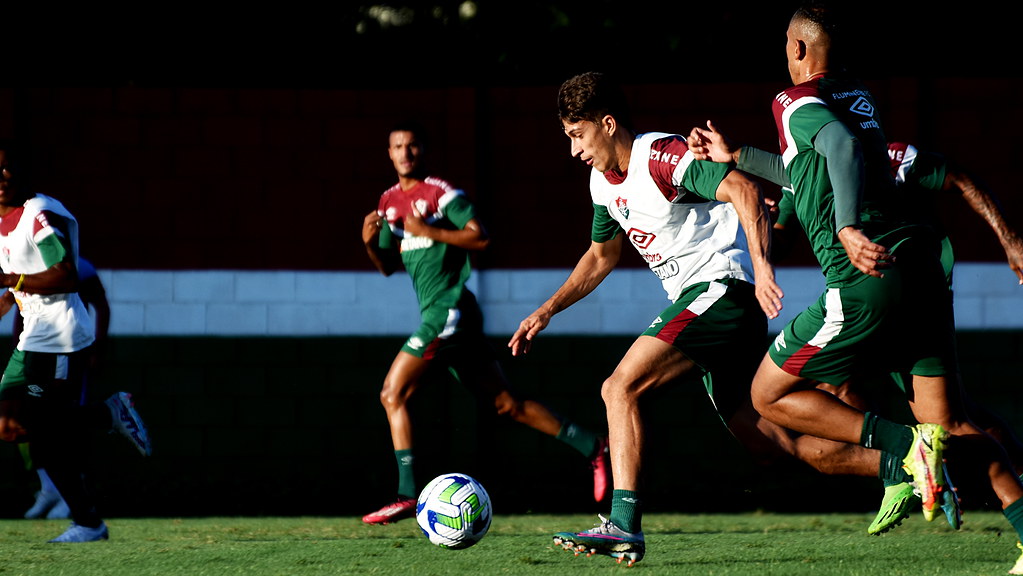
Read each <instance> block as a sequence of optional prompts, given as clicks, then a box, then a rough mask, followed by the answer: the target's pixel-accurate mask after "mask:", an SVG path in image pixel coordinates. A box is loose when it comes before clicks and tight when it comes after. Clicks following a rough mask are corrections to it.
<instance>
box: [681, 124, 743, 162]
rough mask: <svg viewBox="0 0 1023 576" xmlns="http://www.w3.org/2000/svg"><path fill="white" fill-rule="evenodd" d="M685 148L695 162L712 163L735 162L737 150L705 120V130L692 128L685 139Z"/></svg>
mask: <svg viewBox="0 0 1023 576" xmlns="http://www.w3.org/2000/svg"><path fill="white" fill-rule="evenodd" d="M686 146H688V147H689V150H690V151H691V152H692V153H693V157H694V158H696V159H697V160H710V161H712V162H725V163H728V162H735V161H737V160H738V159H737V158H735V157H734V156H735V153H736V152H737V151H738V148H737V147H736V146H735V145H733V144H732V142H731V140H729V139H728V138H726V137H725V135H724V134H722V133H720V132H718V131H717V128H715V127H714V123H713V122H711V121H710V120H707V128H700V127H698V126H697V127H694V128H693V129H692V130H691V131H690V132H689V137H687V138H686Z"/></svg>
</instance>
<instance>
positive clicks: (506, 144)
mask: <svg viewBox="0 0 1023 576" xmlns="http://www.w3.org/2000/svg"><path fill="white" fill-rule="evenodd" d="M783 87H784V86H783V85H782V84H780V83H777V84H775V83H753V84H750V83H739V82H736V83H729V84H712V85H700V84H692V85H689V84H663V85H636V86H629V87H628V89H629V92H630V96H631V98H632V100H633V105H634V113H635V116H636V121H637V123H638V125H639V128H640V129H642V130H663V131H678V132H686V131H688V129H689V128H690V127H691V126H693V125H694V124H702V123H703V122H704V121H705V120H706V119H708V118H711V119H713V120H715V122H716V123H717V124H718V125H719V126H720V127H721V128H722V129H723V130H727V131H728V133H730V134H731V135H732V136H733V137H735V138H737V139H741V140H745V141H748V142H751V143H753V144H756V145H759V146H762V147H765V148H767V149H772V150H773V149H774V147H775V141H776V138H775V132H774V127H773V123H772V120H771V116H770V112H769V106H770V102H771V98H772V97H773V96H774V94H775V93H776V92H777V91H778V90H779V89H781V88H783ZM871 87H872V89H873V90H874V91H875V95H876V96H877V98H878V100H879V106H880V107H881V109H882V110H883V111H884V121H885V123H886V124H885V125H886V129H887V132H888V134H889V137H890V138H898V139H903V140H909V141H913V142H916V143H918V144H919V145H920V146H921V147H927V148H930V149H935V150H938V151H941V152H944V153H946V154H948V155H950V156H952V157H954V158H957V159H959V160H961V161H962V162H964V163H965V164H966V165H967V166H969V167H970V168H971V169H973V170H975V172H976V173H977V174H979V175H980V176H982V177H983V178H984V179H985V180H986V181H987V182H988V183H989V184H990V185H991V186H992V188H993V189H994V190H995V191H996V192H997V193H999V195H1000V196H1001V198H1002V200H1003V203H1004V208H1005V210H1006V212H1007V213H1008V214H1009V215H1010V217H1011V218H1013V220H1014V222H1015V223H1016V224H1017V225H1020V224H1021V223H1020V220H1021V219H1020V218H1018V216H1019V214H1021V208H1023V200H1021V199H1020V198H1019V196H1018V195H1016V194H1015V193H1014V189H1015V180H1014V173H1013V168H1014V167H1015V165H1016V163H1017V162H1018V160H1017V159H1018V158H1019V157H1020V156H1021V152H1023V150H1021V144H1020V143H1019V141H1018V139H1017V138H1014V135H1015V134H1017V133H1019V132H1020V128H1023V105H1021V104H1020V102H1021V98H1020V96H1021V93H1023V81H1021V80H1020V79H982V80H966V79H943V80H918V79H894V80H887V81H883V82H874V83H873V84H872V85H871ZM556 89H557V87H556V86H553V85H552V86H532V87H506V88H492V87H491V88H479V89H477V88H472V87H453V88H446V89H432V90H420V91H411V90H365V91H360V90H311V89H294V90H291V89H241V88H230V89H227V88H225V89H188V88H179V89H170V88H144V87H135V86H117V87H99V88H96V87H89V88H74V87H64V88H52V87H51V88H23V89H12V88H8V89H2V90H0V136H12V135H18V136H21V137H24V138H25V139H26V140H27V141H28V142H30V144H31V149H32V151H33V152H34V155H35V161H34V166H35V168H36V189H37V190H39V191H41V192H46V193H50V194H53V195H54V196H56V197H58V198H60V199H61V200H63V201H64V202H65V203H66V204H67V205H68V206H69V208H71V210H72V211H73V212H74V213H75V214H76V215H77V216H78V217H79V219H80V220H81V222H82V246H83V252H84V253H85V254H87V255H88V256H89V257H90V258H92V259H93V260H94V261H95V262H96V264H97V265H98V266H99V267H101V268H122V269H123V268H127V269H180V268H187V269H205V268H232V269H239V268H240V269H311V270H315V269H351V270H363V269H369V265H368V262H367V261H366V258H365V255H364V253H363V250H362V247H361V245H360V237H359V228H360V224H361V220H362V217H363V215H364V214H366V213H367V212H369V211H370V210H371V209H373V207H374V206H375V203H376V198H377V196H378V195H379V193H380V191H382V190H383V189H384V188H385V187H387V186H388V185H390V184H391V183H392V178H393V171H392V168H391V166H390V162H389V161H388V159H387V156H386V151H385V147H386V132H387V129H388V127H389V126H390V125H391V124H392V123H393V122H394V121H395V120H397V119H401V118H405V117H415V118H418V119H420V120H421V121H422V122H423V123H425V124H426V126H427V128H428V129H429V130H430V131H431V144H430V147H429V150H428V153H429V160H430V163H431V165H432V166H433V167H434V168H435V171H436V172H437V173H438V174H440V175H442V176H444V177H446V178H448V179H449V180H451V181H452V182H454V183H456V184H457V185H459V186H462V187H463V188H465V189H466V190H467V191H468V192H469V193H470V195H471V196H472V197H473V198H474V199H475V200H476V201H477V203H478V204H479V206H480V209H481V212H482V217H483V219H484V222H485V223H486V224H487V226H488V228H489V229H490V231H491V233H492V235H493V236H494V239H495V240H494V242H493V243H492V247H491V249H490V250H489V251H488V252H487V253H486V254H484V255H481V256H480V258H479V262H478V263H479V265H480V266H483V267H491V268H506V267H512V268H514V267H570V266H572V265H574V263H575V261H576V259H577V257H578V255H579V254H580V253H581V252H582V251H583V250H584V249H585V247H586V246H587V245H588V242H589V240H588V224H589V217H590V210H589V201H588V193H587V189H586V178H587V176H586V170H585V168H584V167H583V166H582V165H581V164H579V163H577V162H576V161H574V160H572V159H571V158H570V157H569V148H568V141H567V139H565V138H564V136H563V135H562V134H561V132H560V126H559V125H558V123H557V119H556V115H555V109H554V100H555V94H556ZM767 191H768V193H769V194H774V193H776V191H775V190H773V189H772V188H770V187H768V188H767ZM949 206H950V207H953V208H960V207H961V206H963V205H962V204H961V203H960V204H959V205H956V204H955V203H950V204H949ZM949 219H950V227H951V228H952V233H953V235H954V236H953V237H954V238H955V239H956V241H957V251H958V255H959V257H960V259H961V260H965V261H1000V260H1001V259H1002V255H1001V249H1000V247H999V245H998V244H997V242H995V241H994V240H993V238H992V237H991V234H990V233H988V232H987V231H986V230H985V228H984V225H983V224H982V223H981V221H980V219H979V218H977V217H975V216H973V215H971V214H965V215H963V212H962V210H959V211H957V212H953V213H951V214H950V216H949ZM630 255H631V253H630ZM626 263H627V265H631V266H642V263H641V262H639V261H638V258H636V259H634V260H633V259H630V260H628V261H627V262H626ZM791 263H792V264H811V263H812V262H810V261H809V260H807V259H806V258H805V257H804V258H803V259H802V260H796V261H794V262H791Z"/></svg>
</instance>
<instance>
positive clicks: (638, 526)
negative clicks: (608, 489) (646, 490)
mask: <svg viewBox="0 0 1023 576" xmlns="http://www.w3.org/2000/svg"><path fill="white" fill-rule="evenodd" d="M608 520H610V521H612V522H614V524H615V526H618V527H619V528H621V529H622V530H625V531H626V532H632V533H633V534H635V533H636V532H640V531H642V530H643V501H642V500H640V499H639V493H637V492H633V491H631V490H618V489H615V491H614V492H612V493H611V517H610V518H608Z"/></svg>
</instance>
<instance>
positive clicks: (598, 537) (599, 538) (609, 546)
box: [554, 515, 646, 566]
mask: <svg viewBox="0 0 1023 576" xmlns="http://www.w3.org/2000/svg"><path fill="white" fill-rule="evenodd" d="M597 517H598V518H600V524H597V525H596V526H594V527H593V528H590V529H589V530H586V531H585V532H558V533H557V534H555V535H554V545H555V546H561V547H562V548H563V549H565V550H571V551H573V552H575V555H576V556H578V555H579V554H580V553H582V552H586V555H587V556H593V555H594V554H604V555H606V556H610V557H612V558H615V559H617V560H618V563H619V564H621V563H622V560H628V561H629V566H632V565H633V564H635V563H636V562H639V561H640V560H642V559H643V555H644V554H645V553H646V544H645V543H644V540H643V533H642V532H638V533H631V532H626V531H625V530H622V529H621V528H619V527H618V526H616V525H615V524H614V523H613V522H611V521H610V520H608V519H607V518H604V517H603V516H600V515H598V516H597Z"/></svg>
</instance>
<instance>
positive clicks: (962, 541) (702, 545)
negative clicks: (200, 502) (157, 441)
mask: <svg viewBox="0 0 1023 576" xmlns="http://www.w3.org/2000/svg"><path fill="white" fill-rule="evenodd" d="M870 520H871V516H869V515H866V514H831V515H783V514H760V513H750V514H727V515H725V514H722V515H684V514H648V515H647V516H646V517H644V526H643V528H644V532H645V533H646V542H647V547H648V548H647V557H646V558H645V559H644V560H643V561H642V562H639V563H637V564H636V565H635V566H632V567H627V566H626V565H625V564H621V565H619V564H616V563H615V561H614V560H612V559H610V558H608V557H605V556H593V557H586V556H578V557H577V556H575V555H573V554H572V553H571V552H567V551H564V550H561V549H560V548H557V547H554V546H553V545H552V544H551V538H550V535H551V534H552V533H553V532H558V531H563V530H581V529H585V528H589V527H590V526H592V525H593V524H594V523H595V521H596V517H595V516H589V515H564V516H552V515H514V516H512V515H509V516H501V515H498V516H496V517H495V518H494V522H493V525H492V526H491V529H490V532H489V534H487V536H486V537H485V538H484V539H483V541H482V542H480V543H479V544H478V545H476V546H475V547H473V548H469V549H467V550H459V551H452V550H444V549H441V548H437V547H435V546H433V545H431V544H430V543H429V542H427V540H426V539H425V538H424V537H423V536H422V534H421V533H420V532H419V528H418V527H417V526H416V524H415V522H414V521H412V520H404V521H402V522H399V523H397V524H393V525H390V526H367V525H364V524H362V522H361V521H360V520H359V519H358V518H349V517H343V518H321V517H298V518H288V517H273V518H258V517H244V518H181V519H173V518H169V519H135V518H132V519H128V518H124V519H120V518H113V519H108V520H107V524H108V526H109V527H110V532H111V540H110V541H108V542H97V543H90V544H48V543H46V540H47V539H49V538H52V537H54V536H56V535H58V534H60V532H61V531H63V529H64V527H65V525H66V522H64V521H56V520H0V576H15V575H36V574H38V575H46V576H62V575H67V576H73V575H82V574H90V575H91V574H102V575H103V576H146V575H154V576H155V575H159V576H173V575H178V574H181V575H189V576H204V575H209V576H231V575H242V576H257V575H260V576H261V575H267V574H272V575H282V576H283V575H320V574H323V575H328V574H330V575H334V574H353V575H355V574H358V575H402V576H420V575H423V576H429V575H437V576H449V575H462V574H465V575H489V574H509V575H537V576H541V575H552V576H554V575H556V576H572V575H577V574H578V575H583V574H586V575H589V574H612V573H614V574H622V573H623V572H622V571H623V570H627V572H624V574H633V575H634V576H644V575H646V576H654V575H660V574H672V575H687V574H708V575H715V576H724V575H744V576H745V575H755V576H772V575H777V576H793V575H798V574H813V575H832V574H834V575H855V574H862V575H864V576H879V575H884V576H894V575H902V574H906V575H910V574H912V575H927V574H935V575H942V576H954V575H958V574H962V575H970V576H983V575H988V574H991V575H995V574H997V575H1003V574H1006V573H1007V572H1008V570H1009V569H1010V568H1011V567H1012V565H1013V563H1014V562H1015V560H1016V558H1017V557H1018V556H1019V550H1018V549H1017V548H1016V540H1017V539H1016V535H1015V532H1014V531H1013V530H1012V529H1011V528H1010V527H1009V524H1008V522H1006V520H1005V518H1004V517H1003V516H1002V515H1001V514H1000V513H997V512H969V513H968V514H966V516H965V523H964V525H963V529H962V530H960V531H958V532H953V531H952V530H951V529H950V528H948V526H947V525H946V524H945V522H944V521H943V520H941V519H937V520H935V521H934V522H932V523H927V522H925V521H924V520H923V518H922V517H921V516H920V514H919V513H917V514H915V515H914V516H913V517H911V518H910V519H909V520H907V521H906V522H904V523H903V526H901V527H899V528H896V529H895V530H894V531H892V532H891V533H889V534H885V535H882V536H879V537H872V536H868V535H867V534H866V527H867V524H869V522H870Z"/></svg>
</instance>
